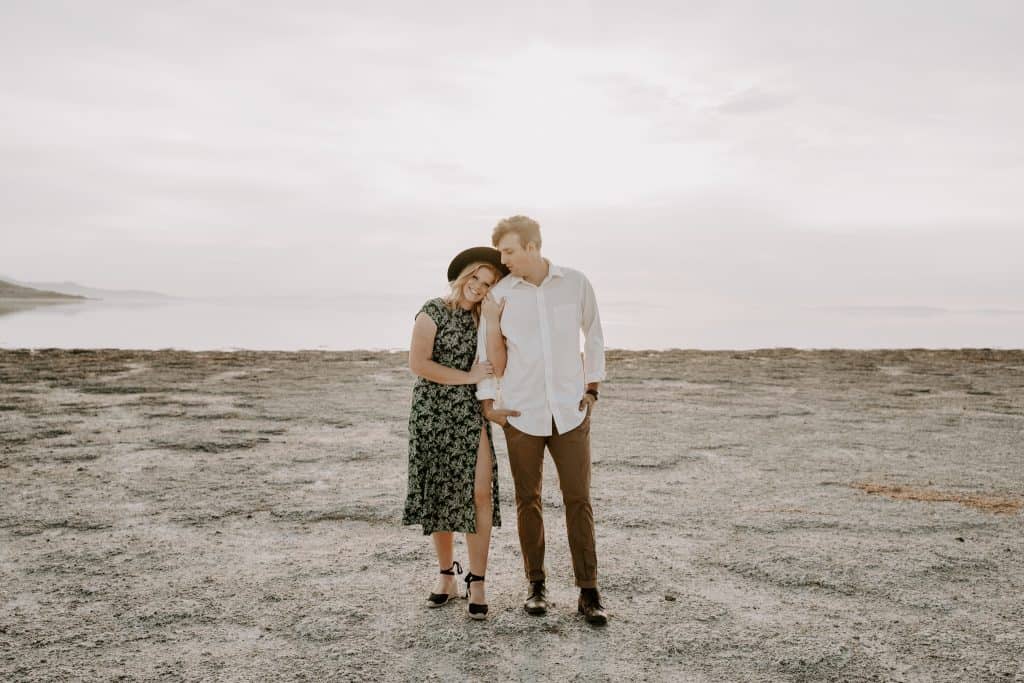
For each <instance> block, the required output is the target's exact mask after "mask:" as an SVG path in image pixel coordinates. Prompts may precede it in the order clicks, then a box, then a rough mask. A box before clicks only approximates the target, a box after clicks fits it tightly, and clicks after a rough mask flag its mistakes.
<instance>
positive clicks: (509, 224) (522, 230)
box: [491, 216, 540, 249]
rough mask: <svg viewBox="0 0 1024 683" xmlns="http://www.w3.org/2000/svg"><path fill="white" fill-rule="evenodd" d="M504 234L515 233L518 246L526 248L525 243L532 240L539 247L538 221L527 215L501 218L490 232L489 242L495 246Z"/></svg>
mask: <svg viewBox="0 0 1024 683" xmlns="http://www.w3.org/2000/svg"><path fill="white" fill-rule="evenodd" d="M505 235H517V236H518V237H519V246H521V247H523V248H524V249H525V248H526V245H527V243H529V242H533V243H534V244H536V245H537V248H538V249H540V223H538V222H537V221H535V220H533V219H532V218H530V217H529V216H509V217H508V218H502V219H501V220H500V221H498V224H497V225H495V226H494V232H492V233H491V244H493V245H494V246H495V247H497V246H498V242H500V241H501V239H502V238H503V237H504V236H505Z"/></svg>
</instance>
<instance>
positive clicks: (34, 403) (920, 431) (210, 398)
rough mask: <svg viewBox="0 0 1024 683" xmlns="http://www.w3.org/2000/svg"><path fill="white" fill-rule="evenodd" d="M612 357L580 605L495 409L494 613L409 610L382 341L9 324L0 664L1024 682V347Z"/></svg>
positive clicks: (127, 674) (561, 536) (79, 673)
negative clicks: (591, 609)
mask: <svg viewBox="0 0 1024 683" xmlns="http://www.w3.org/2000/svg"><path fill="white" fill-rule="evenodd" d="M609 370H610V375H611V379H610V381H609V382H608V383H607V384H606V385H605V386H604V387H603V391H602V398H601V402H600V403H599V404H598V407H597V412H596V413H595V417H594V424H593V442H594V475H593V498H594V508H595V515H596V519H597V534H598V556H599V563H600V569H599V571H600V575H601V585H602V589H603V594H604V597H605V602H606V604H607V606H608V608H609V612H610V615H611V621H610V623H609V625H608V626H607V627H606V628H604V629H595V628H592V627H589V626H588V625H586V624H585V623H583V622H582V621H581V619H580V618H579V617H577V615H576V614H575V596H576V593H575V590H574V589H573V587H572V574H571V570H570V566H569V555H568V550H567V547H566V543H565V526H564V520H563V518H562V510H561V504H560V501H559V499H558V496H557V491H558V487H557V484H556V479H555V473H554V467H553V466H552V465H551V464H550V460H549V461H548V463H549V466H548V467H547V469H546V473H545V477H546V481H545V497H546V499H547V502H546V505H547V507H546V510H547V513H548V514H547V520H548V539H549V540H548V563H549V565H550V574H549V589H550V592H551V594H552V596H553V599H554V601H555V603H556V605H555V607H554V608H553V609H552V610H551V612H550V613H549V614H548V615H547V616H546V617H530V616H528V615H526V614H525V613H523V611H522V609H521V602H522V599H523V597H524V591H525V581H524V579H523V576H522V569H521V563H520V559H519V550H518V542H517V537H516V529H515V514H514V505H513V503H512V498H511V494H512V482H511V479H510V477H509V473H508V463H507V460H506V458H507V455H506V451H505V445H504V441H503V437H502V436H501V432H500V430H495V433H496V439H497V448H498V456H499V461H500V476H501V485H502V501H503V502H502V505H503V512H504V516H505V526H504V527H503V528H500V529H496V530H495V535H494V540H493V543H492V558H491V566H490V568H489V570H488V591H489V597H490V604H491V618H490V619H489V620H488V621H486V622H482V623H478V622H471V621H469V620H468V619H467V618H466V615H465V612H464V608H463V607H462V604H461V603H460V604H453V605H449V606H446V607H444V608H442V609H438V610H429V609H426V608H425V597H426V595H427V593H428V592H429V589H430V587H431V584H432V582H433V579H434V576H435V575H434V571H435V568H434V566H433V556H432V551H431V548H430V545H429V543H428V540H427V539H426V538H424V537H423V536H422V535H421V534H420V532H419V530H418V529H411V528H402V527H400V526H399V525H398V520H399V519H400V513H401V506H402V502H403V496H404V489H405V459H406V451H405V447H406V446H405V442H406V419H407V411H408V404H409V398H410V389H411V384H412V377H411V375H410V373H409V372H408V371H407V370H406V369H405V357H404V355H403V354H388V353H363V352H351V353H321V352H310V353H185V352H171V351H161V352H129V351H99V352H70V351H40V352H36V353H30V352H27V351H25V352H18V351H0V680H4V681H7V680H27V681H36V680H40V681H41V680H200V679H202V680H253V681H256V680H368V681H376V680H384V681H405V680H416V681H420V680H435V681H476V680H560V681H576V680H587V681H621V680H650V681H658V680H673V681H675V680H680V681H686V680H692V681H826V680H842V681H861V680H864V681H868V680H883V681H890V680H892V681H959V680H972V681H973V680H978V681H1007V680H1017V681H1020V680H1024V665H1022V652H1024V631H1022V629H1024V627H1022V624H1024V598H1022V597H1021V596H1022V592H1024V564H1022V560H1024V541H1022V539H1024V536H1022V531H1024V528H1022V527H1024V524H1022V521H1024V513H1022V511H1021V503H1022V501H1024V464H1022V450H1024V449H1022V437H1024V352H998V351H984V350H982V351H970V352H954V351H951V352H929V351H920V350H915V351H905V352H902V351H901V352H844V351H828V352H802V351H792V350H777V351H765V352H749V353H732V352H718V353H709V352H682V351H677V352H661V353H645V352H611V353H610V354H609ZM457 554H458V555H459V556H460V557H461V558H465V548H464V545H463V544H462V542H461V540H460V543H459V547H458V548H457Z"/></svg>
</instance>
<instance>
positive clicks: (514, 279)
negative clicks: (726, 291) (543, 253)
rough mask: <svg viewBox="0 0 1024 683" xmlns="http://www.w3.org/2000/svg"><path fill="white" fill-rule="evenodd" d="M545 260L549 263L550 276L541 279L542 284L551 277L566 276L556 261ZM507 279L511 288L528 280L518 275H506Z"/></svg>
mask: <svg viewBox="0 0 1024 683" xmlns="http://www.w3.org/2000/svg"><path fill="white" fill-rule="evenodd" d="M544 260H545V261H547V264H548V276H547V277H546V278H544V280H543V281H541V284H544V283H545V282H547V281H548V280H550V279H551V278H556V277H565V272H564V271H563V270H562V268H561V267H560V266H556V265H555V264H554V263H552V262H551V261H548V260H547V259H544ZM505 279H506V280H508V286H509V287H510V288H511V287H515V286H516V285H518V284H519V283H520V282H526V280H524V279H523V278H521V277H520V276H518V275H506V276H505Z"/></svg>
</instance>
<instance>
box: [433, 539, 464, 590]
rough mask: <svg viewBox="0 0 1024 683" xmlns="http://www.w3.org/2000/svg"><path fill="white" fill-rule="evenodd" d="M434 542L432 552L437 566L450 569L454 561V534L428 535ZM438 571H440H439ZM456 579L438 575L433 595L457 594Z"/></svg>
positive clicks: (455, 577)
mask: <svg viewBox="0 0 1024 683" xmlns="http://www.w3.org/2000/svg"><path fill="white" fill-rule="evenodd" d="M430 537H431V538H432V539H433V540H434V552H435V553H437V566H438V567H440V568H441V569H451V568H452V562H453V561H454V560H455V534H454V533H453V532H451V531H435V532H434V533H432V534H430ZM439 571H440V570H439ZM457 580H458V577H457V576H454V575H453V576H446V575H444V574H439V575H438V577H437V585H436V586H434V592H435V593H448V594H449V595H455V594H456V593H458V585H459V584H458V581H457Z"/></svg>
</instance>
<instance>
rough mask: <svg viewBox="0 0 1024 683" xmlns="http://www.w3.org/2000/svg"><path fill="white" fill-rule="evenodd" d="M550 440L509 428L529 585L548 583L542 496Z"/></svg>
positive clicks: (520, 544) (508, 439) (524, 559)
mask: <svg viewBox="0 0 1024 683" xmlns="http://www.w3.org/2000/svg"><path fill="white" fill-rule="evenodd" d="M546 440H547V438H546V437H543V436H532V435H530V434H524V433H523V432H521V431H519V430H518V429H516V428H515V427H513V426H512V425H506V426H505V442H506V443H507V444H508V463H509V469H511V470H512V481H513V482H514V483H515V487H516V520H517V521H518V523H519V549H520V550H521V551H522V553H523V568H524V569H525V570H526V580H527V581H543V580H544V513H543V509H542V507H541V499H540V492H541V484H542V483H543V476H542V475H543V468H544V442H545V441H546Z"/></svg>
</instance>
